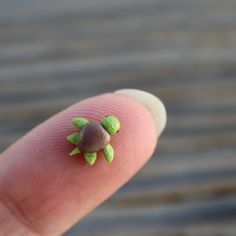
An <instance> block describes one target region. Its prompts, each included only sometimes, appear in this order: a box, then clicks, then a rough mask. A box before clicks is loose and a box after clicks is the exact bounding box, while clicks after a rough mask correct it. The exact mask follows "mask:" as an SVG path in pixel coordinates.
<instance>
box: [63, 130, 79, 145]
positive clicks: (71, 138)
mask: <svg viewBox="0 0 236 236" xmlns="http://www.w3.org/2000/svg"><path fill="white" fill-rule="evenodd" d="M79 134H80V133H79V132H76V133H73V134H71V135H69V136H67V138H66V139H67V140H68V141H70V142H71V143H72V144H76V143H77V140H78V138H79Z"/></svg>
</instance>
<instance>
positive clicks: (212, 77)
mask: <svg viewBox="0 0 236 236" xmlns="http://www.w3.org/2000/svg"><path fill="white" fill-rule="evenodd" d="M235 12H236V1H235V0H224V1H222V0H174V1H173V0H156V1H155V0H145V1H141V0H86V1H82V0H81V1H79V0H41V1H33V0H8V1H4V0H1V1H0V140H1V142H0V150H1V151H3V150H4V149H5V148H6V147H7V146H9V145H10V144H11V143H12V142H14V141H15V140H16V139H18V138H19V137H21V136H22V135H23V134H25V133H26V132H27V131H28V130H30V129H31V128H32V127H34V126H35V125H37V124H39V123H40V122H42V121H43V120H45V119H46V118H48V117H49V116H51V115H52V114H54V113H56V112H58V111H60V110H62V109H63V108H65V107H66V106H68V105H70V104H72V103H74V102H76V101H78V100H80V99H82V98H85V97H88V96H92V95H96V94H99V93H103V92H106V91H113V90H115V89H118V88H123V87H133V88H139V89H144V90H148V91H150V92H152V93H154V94H157V95H159V96H160V97H161V98H162V99H163V101H164V102H165V104H166V106H167V110H168V118H169V119H168V127H167V129H166V131H165V133H164V134H163V136H162V139H161V141H160V143H159V149H158V150H157V152H156V153H155V156H154V158H153V159H152V160H151V161H150V162H149V163H148V164H147V165H146V166H145V167H144V169H143V170H142V171H141V172H140V173H139V174H138V176H136V177H135V178H134V179H132V181H130V182H129V183H128V184H127V185H126V186H124V187H123V188H122V189H121V190H119V191H118V192H117V193H116V194H115V195H114V196H113V197H112V198H111V199H110V200H109V201H107V202H106V203H104V204H103V205H102V206H100V207H99V208H98V209H97V210H95V212H94V213H92V214H91V215H89V216H88V217H87V218H86V219H84V220H82V221H81V223H80V224H78V225H76V226H75V227H74V228H73V229H72V230H70V231H69V232H68V233H67V234H66V235H67V236H69V235H71V236H72V235H83V236H93V235H94V236H95V235H96V236H102V235H111V236H120V235H130V236H132V235H138V236H141V235H147V236H149V235H150V236H151V235H152V236H154V235H159V236H199V235H201V236H235V235H236V147H235V146H236V14H235Z"/></svg>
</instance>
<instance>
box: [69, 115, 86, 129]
mask: <svg viewBox="0 0 236 236" xmlns="http://www.w3.org/2000/svg"><path fill="white" fill-rule="evenodd" d="M88 123H89V121H88V120H87V119H85V118H82V117H76V118H74V119H73V120H72V124H73V125H74V126H75V127H78V128H82V127H83V126H85V125H86V124H88Z"/></svg>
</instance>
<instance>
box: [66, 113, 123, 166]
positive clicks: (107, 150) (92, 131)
mask: <svg viewBox="0 0 236 236" xmlns="http://www.w3.org/2000/svg"><path fill="white" fill-rule="evenodd" d="M72 124H73V125H74V126H76V127H77V128H79V129H80V131H79V132H75V133H73V134H71V135H69V136H68V137H67V140H69V141H70V142H71V143H72V144H74V145H76V148H75V149H74V150H73V151H72V152H71V153H70V156H73V155H76V154H79V153H84V158H85V160H86V161H87V163H88V164H89V165H93V164H94V163H95V162H96V159H97V152H98V151H100V150H101V151H102V153H103V155H104V156H105V158H106V160H107V161H108V162H112V161H113V159H114V149H113V147H112V145H111V144H110V140H111V135H114V134H116V133H117V132H118V131H119V130H120V122H119V120H118V119H117V118H116V117H115V116H111V115H108V116H105V117H104V118H103V119H102V120H101V122H100V123H98V122H94V121H89V120H87V119H85V118H82V117H77V118H75V119H73V120H72Z"/></svg>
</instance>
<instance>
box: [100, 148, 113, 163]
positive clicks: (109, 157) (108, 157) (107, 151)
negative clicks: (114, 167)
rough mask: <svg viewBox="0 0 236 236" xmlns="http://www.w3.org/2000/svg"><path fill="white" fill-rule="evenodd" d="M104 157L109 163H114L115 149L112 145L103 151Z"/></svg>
mask: <svg viewBox="0 0 236 236" xmlns="http://www.w3.org/2000/svg"><path fill="white" fill-rule="evenodd" d="M102 152H103V155H104V156H105V158H106V160H107V161H108V162H112V161H113V159H114V149H113V147H112V146H111V144H107V146H106V147H105V148H104V149H103V150H102Z"/></svg>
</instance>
